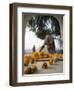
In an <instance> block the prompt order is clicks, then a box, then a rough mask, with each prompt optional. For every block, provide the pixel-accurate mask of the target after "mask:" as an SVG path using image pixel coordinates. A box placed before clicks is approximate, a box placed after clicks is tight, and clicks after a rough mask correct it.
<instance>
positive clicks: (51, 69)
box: [24, 61, 63, 74]
mask: <svg viewBox="0 0 74 90" xmlns="http://www.w3.org/2000/svg"><path fill="white" fill-rule="evenodd" d="M44 62H46V63H47V64H48V61H44ZM44 62H42V61H40V62H36V63H35V64H36V66H37V68H38V70H37V72H35V73H34V74H49V73H62V72H63V61H57V62H56V64H54V65H49V64H48V68H47V69H42V64H43V63H44ZM24 69H25V68H24Z"/></svg>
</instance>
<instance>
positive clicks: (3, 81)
mask: <svg viewBox="0 0 74 90" xmlns="http://www.w3.org/2000/svg"><path fill="white" fill-rule="evenodd" d="M14 1H15V2H24V3H40V4H42V3H43V4H56V5H58V4H59V5H72V6H73V10H74V0H0V90H6V89H7V90H34V89H35V90H39V89H43V90H45V89H46V90H59V89H61V90H64V89H66V90H73V89H74V80H73V83H72V84H58V85H42V86H28V87H27V86H26V87H16V88H15V87H11V86H9V84H8V82H9V3H12V2H14ZM73 15H74V13H73ZM73 21H74V18H73ZM73 28H74V27H73ZM73 68H74V66H73ZM73 75H74V74H73Z"/></svg>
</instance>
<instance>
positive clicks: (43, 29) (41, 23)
mask: <svg viewBox="0 0 74 90" xmlns="http://www.w3.org/2000/svg"><path fill="white" fill-rule="evenodd" d="M29 27H30V31H33V32H34V33H35V34H36V36H37V37H38V38H40V39H44V38H45V36H46V35H47V34H54V35H56V36H57V35H60V26H59V22H58V20H57V19H56V18H55V17H54V16H40V15H39V16H38V15H37V16H32V18H31V19H30V20H29Z"/></svg>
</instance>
